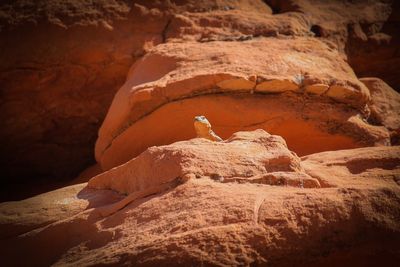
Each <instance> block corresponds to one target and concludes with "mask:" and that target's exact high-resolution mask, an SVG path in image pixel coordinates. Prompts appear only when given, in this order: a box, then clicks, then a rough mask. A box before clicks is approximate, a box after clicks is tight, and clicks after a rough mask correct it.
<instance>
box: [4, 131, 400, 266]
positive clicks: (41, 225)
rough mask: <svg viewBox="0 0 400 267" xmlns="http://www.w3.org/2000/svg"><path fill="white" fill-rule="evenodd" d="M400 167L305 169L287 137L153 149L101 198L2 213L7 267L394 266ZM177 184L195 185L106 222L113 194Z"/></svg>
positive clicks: (388, 160) (89, 194)
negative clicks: (304, 180) (314, 184)
mask: <svg viewBox="0 0 400 267" xmlns="http://www.w3.org/2000/svg"><path fill="white" fill-rule="evenodd" d="M211 158H213V159H215V160H210V159H211ZM228 159H229V160H228ZM223 162H225V164H223ZM399 163H400V147H370V148H359V149H352V150H341V151H330V152H324V153H319V154H313V155H309V156H306V157H303V158H301V159H300V158H298V157H296V156H295V155H294V154H292V153H290V151H288V150H287V148H286V146H285V143H284V141H283V139H282V138H280V137H278V136H272V135H269V134H267V133H265V132H264V131H262V130H258V131H253V132H240V133H236V134H235V135H234V136H232V138H230V140H229V141H225V142H224V143H219V142H211V141H209V140H205V139H193V140H190V141H184V142H178V143H174V144H171V145H169V146H164V147H153V148H150V149H149V150H148V151H146V152H144V153H143V154H142V155H140V156H139V157H137V158H136V159H133V160H132V161H130V162H128V163H126V164H124V165H121V166H120V167H118V168H116V169H113V170H110V171H109V172H106V173H104V174H101V175H100V176H97V177H95V178H93V179H92V180H91V181H90V182H89V186H90V187H98V188H103V190H96V189H91V188H88V187H86V184H79V185H75V186H72V187H66V188H63V189H60V190H58V191H53V192H49V193H46V194H43V195H40V196H37V197H34V198H31V199H27V200H25V201H20V202H9V203H3V204H1V205H0V225H1V228H0V229H1V230H2V231H1V232H0V234H1V235H0V236H1V240H0V248H1V250H2V251H3V252H4V254H3V255H4V256H3V263H5V264H6V265H25V264H30V265H50V264H54V265H68V266H76V265H93V264H97V263H101V264H113V265H123V264H140V265H148V266H153V265H160V264H161V265H169V264H173V265H178V266H187V265H193V264H194V265H201V264H203V265H212V266H215V265H217V266H221V265H250V264H258V265H273V266H275V265H279V266H290V265H293V264H296V265H308V266H309V265H312V266H314V265H315V266H320V265H328V266H335V265H338V264H351V265H356V266H369V265H372V266H373V265H376V264H377V263H380V264H385V265H387V264H389V265H394V264H395V263H396V262H397V261H398V260H399V251H398V244H399V242H400V224H399V222H400V220H399V219H400V189H399V184H400V164H399ZM250 172H251V173H252V174H253V175H254V174H256V175H258V174H264V175H265V173H266V172H268V174H270V176H271V177H273V176H274V175H277V174H278V173H279V174H280V175H281V176H284V175H288V174H291V175H292V178H295V177H297V178H299V177H310V178H308V179H310V180H311V181H320V182H321V186H322V187H321V188H302V187H299V186H298V184H296V183H295V184H292V186H288V185H287V184H286V183H270V184H273V185H272V186H271V185H270V184H269V183H268V181H271V179H269V180H268V179H265V180H264V181H262V179H261V180H259V181H251V180H252V178H254V177H250ZM190 174H192V175H190ZM195 174H198V175H197V178H196V175H195ZM177 175H188V176H191V178H190V179H188V180H187V181H186V182H185V183H183V184H181V185H178V186H177V187H172V188H170V189H169V190H166V191H164V192H162V193H159V194H156V195H151V196H148V197H146V198H141V199H139V200H137V201H134V202H132V203H130V204H129V205H128V206H126V207H125V208H123V209H121V210H119V211H116V213H114V214H112V215H110V216H106V217H103V216H101V215H100V214H103V213H102V210H103V209H104V208H108V207H109V205H112V204H113V203H115V202H116V201H118V200H120V199H121V198H122V197H123V195H120V196H119V195H118V194H117V193H115V192H113V191H110V190H107V189H106V188H112V189H114V190H117V191H119V192H124V193H131V192H134V191H136V190H143V189H145V188H146V187H148V186H152V185H154V184H157V183H158V184H162V183H164V182H166V181H167V180H168V179H173V178H174V177H175V176H177ZM230 176H234V177H235V179H229V177H230ZM224 177H226V178H227V179H222V178H224ZM311 177H313V178H311ZM233 180H235V181H233ZM289 185H290V183H289ZM39 244H40V246H38V245H39ZM20 255H24V257H21V256H20Z"/></svg>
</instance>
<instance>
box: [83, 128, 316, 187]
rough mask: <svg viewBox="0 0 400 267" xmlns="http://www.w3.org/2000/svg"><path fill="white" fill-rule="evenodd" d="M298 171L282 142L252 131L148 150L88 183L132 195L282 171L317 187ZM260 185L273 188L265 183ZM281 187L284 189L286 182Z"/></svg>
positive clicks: (263, 175) (299, 181) (297, 161)
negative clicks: (187, 182)
mask: <svg viewBox="0 0 400 267" xmlns="http://www.w3.org/2000/svg"><path fill="white" fill-rule="evenodd" d="M301 171H302V169H301V166H300V161H299V159H298V157H297V156H296V155H295V154H294V153H291V152H290V151H289V150H288V149H287V147H286V143H285V141H284V140H283V139H282V138H281V137H279V136H274V135H270V134H268V133H267V132H265V131H263V130H256V131H254V132H238V133H235V134H234V135H232V136H231V137H230V138H229V139H228V140H226V141H224V142H213V141H210V140H207V139H203V138H198V139H192V140H189V141H182V142H178V143H174V144H171V145H168V146H161V147H151V148H149V149H147V150H146V151H145V152H143V153H142V154H140V155H139V156H138V157H136V158H134V159H132V160H130V161H129V162H127V163H125V164H123V165H121V166H120V167H117V168H113V169H112V170H110V171H108V172H105V173H103V174H101V175H98V176H96V177H94V178H92V179H91V180H90V181H89V183H88V186H89V187H90V188H97V189H112V190H115V191H118V192H120V193H132V192H135V191H140V190H145V189H147V188H149V187H154V186H156V185H161V184H163V183H168V182H172V181H173V180H174V179H177V178H181V179H186V177H198V178H200V177H204V176H207V177H211V178H212V179H219V180H221V181H232V180H238V179H244V180H245V179H249V181H251V180H254V181H258V180H260V179H258V178H257V179H256V178H254V177H260V176H261V177H266V176H268V177H272V178H271V179H270V180H271V181H273V180H279V178H280V177H285V172H295V173H294V174H293V175H294V176H296V175H297V176H298V178H299V179H298V183H297V184H296V186H299V187H300V186H303V184H304V183H307V185H310V186H311V187H319V183H318V181H317V180H313V179H311V178H310V177H308V178H307V175H305V174H304V173H302V172H301ZM275 173H276V174H275ZM282 173H283V174H282ZM276 176H278V178H277V177H276ZM303 179H304V183H303V181H302V180H303ZM264 182H265V183H266V184H271V183H272V184H274V183H273V182H269V181H268V178H265V181H264ZM281 182H282V184H286V179H284V178H283V179H282V181H281ZM301 183H303V184H301Z"/></svg>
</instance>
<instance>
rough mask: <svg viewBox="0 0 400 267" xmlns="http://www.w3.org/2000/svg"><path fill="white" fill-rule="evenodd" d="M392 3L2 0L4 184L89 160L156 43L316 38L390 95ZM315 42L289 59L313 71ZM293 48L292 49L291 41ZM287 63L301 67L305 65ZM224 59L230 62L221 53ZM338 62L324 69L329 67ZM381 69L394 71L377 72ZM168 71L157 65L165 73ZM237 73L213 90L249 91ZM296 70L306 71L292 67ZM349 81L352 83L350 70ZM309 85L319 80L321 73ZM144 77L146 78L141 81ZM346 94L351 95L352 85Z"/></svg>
mask: <svg viewBox="0 0 400 267" xmlns="http://www.w3.org/2000/svg"><path fill="white" fill-rule="evenodd" d="M397 7H398V4H396V3H395V5H393V6H392V5H391V3H390V2H388V1H356V2H353V1H329V2H326V1H261V0H256V1H248V0H218V1H201V2H198V1H190V0H187V1H140V0H139V1H119V0H115V1H79V0H69V1H60V0H51V1H42V0H41V1H28V0H17V1H2V3H1V4H0V36H1V38H0V48H1V50H0V51H1V52H0V59H1V60H0V62H1V63H0V89H1V99H0V121H1V122H2V127H0V128H1V130H0V139H1V140H2V143H1V145H2V149H1V152H0V153H1V154H0V156H1V161H0V162H1V168H2V170H3V172H4V174H5V176H6V177H7V180H8V181H9V182H14V183H17V184H18V183H20V181H21V180H27V179H29V180H32V179H35V180H38V179H44V181H46V180H45V179H47V180H49V179H53V180H54V179H56V178H61V177H73V175H75V174H76V173H78V172H79V171H81V170H83V169H84V168H85V167H87V166H88V165H89V164H91V162H93V161H94V159H93V153H92V148H93V143H94V141H95V139H96V134H97V130H98V127H99V125H100V124H101V122H102V120H103V118H104V116H105V114H106V111H107V108H108V107H109V105H110V103H111V100H112V98H113V96H114V93H115V92H116V90H117V88H118V87H119V86H120V85H121V84H122V83H123V81H124V79H125V75H126V73H127V70H128V69H129V67H130V65H131V64H132V63H133V62H135V61H136V60H137V59H139V58H141V57H142V56H143V55H144V54H146V53H147V52H148V51H149V50H151V48H152V47H154V46H156V45H157V44H160V43H164V42H168V43H171V42H188V41H190V42H194V41H195V42H198V43H202V44H205V43H210V42H213V41H227V42H237V43H241V42H243V41H246V40H251V39H254V38H257V37H260V36H263V37H268V38H271V40H272V39H274V38H284V39H285V38H289V40H287V42H288V43H290V42H291V41H293V39H292V38H308V37H313V39H314V41H310V42H314V43H318V41H317V39H318V40H319V41H321V42H325V43H326V44H327V45H328V46H329V47H330V48H331V49H332V51H331V52H329V53H335V52H334V50H338V53H339V54H340V57H342V58H345V57H346V54H345V53H347V54H348V55H349V60H350V63H351V65H352V66H353V67H355V69H356V72H357V73H359V74H361V75H373V76H378V77H379V76H381V77H384V78H385V79H386V78H387V80H386V82H388V83H389V84H391V85H392V86H394V88H395V89H396V88H397V84H398V82H397V80H396V79H397V78H396V77H400V75H398V71H397V70H398V68H396V66H397V65H398V64H396V62H397V61H396V60H398V57H397V55H396V49H395V48H396V44H397V42H398V41H396V40H398V31H397V29H398V28H399V27H396V25H397V24H398V18H397V15H396V14H397V13H398V12H397V13H396V12H395V11H396V10H397ZM396 23H397V24H396ZM364 35H366V36H367V37H366V38H367V39H368V40H367V41H366V42H367V43H370V42H372V41H373V40H375V39H376V40H378V39H379V40H383V41H377V42H376V44H375V43H374V45H373V46H372V47H371V46H370V45H366V42H365V40H366V39H365V38H364ZM389 35H390V36H389ZM360 36H361V37H360ZM382 36H383V37H382ZM357 38H358V39H360V38H361V39H360V40H361V41H360V42H361V44H358V43H356V42H354V40H355V39H357ZM358 39H357V40H358ZM301 40H302V39H301ZM279 42H285V41H284V40H281V41H279ZM269 44H271V42H269ZM221 45H222V46H223V45H224V44H221ZM321 45H322V44H318V45H317V46H316V47H315V46H312V47H311V48H310V47H309V49H306V50H305V51H304V50H303V48H304V47H303V48H301V47H300V51H299V53H298V54H301V53H304V54H305V56H307V57H306V58H307V62H308V63H307V62H306V64H302V65H301V66H302V67H305V66H308V68H310V67H311V66H310V65H311V64H310V60H313V59H316V58H315V57H312V56H311V54H312V51H313V50H314V49H318V51H319V52H318V55H317V56H316V57H317V58H319V56H320V52H321V51H320V49H319V48H320V47H321ZM204 47H207V46H204ZM274 47H277V45H275V46H274ZM318 47H319V48H318ZM278 48H279V47H278ZM239 49H240V50H241V51H243V50H244V49H241V48H239ZM293 49H294V50H295V49H297V48H296V41H294V42H293ZM364 50H365V51H364ZM372 50H373V52H371V51H372ZM279 51H281V50H278V51H270V52H269V55H274V56H277V54H279V53H280V52H279ZM293 52H294V51H293ZM322 53H323V54H326V53H328V52H327V51H325V52H324V51H322ZM371 55H373V60H374V62H373V64H370V63H371V62H367V63H365V61H363V60H364V58H365V59H367V58H368V59H367V60H371ZM207 56H210V57H212V55H205V57H207ZM215 56H221V55H220V54H217V55H215ZM336 57H337V56H336ZM295 59H296V60H299V62H298V64H301V63H300V62H301V61H302V60H303V61H304V60H305V57H302V60H300V59H298V57H295ZM221 60H222V61H226V62H229V58H228V57H223V58H222V59H221ZM337 61H340V60H339V59H336V60H335V61H333V62H335V63H334V64H335V65H336V64H337ZM388 61H390V62H392V63H390V64H386V62H388ZM253 62H254V61H253ZM273 62H274V61H273ZM273 62H271V65H272V66H271V68H272V69H273V66H274V65H275V64H278V65H277V66H276V67H277V69H275V71H274V73H286V70H285V68H283V69H282V68H281V67H282V66H281V65H280V64H279V62H285V59H282V60H280V61H278V62H277V63H273ZM313 62H314V63H315V62H316V61H313ZM333 62H332V63H333ZM172 63H173V62H172ZM243 63H244V62H243ZM294 64H296V63H294ZM168 66H170V65H169V64H167V66H166V67H162V66H157V67H160V68H161V74H165V73H163V72H165V71H168V68H169V67H168ZM340 66H344V65H343V64H340ZM163 68H167V69H164V70H163ZM271 68H269V69H270V70H271ZM347 68H348V67H345V69H344V71H345V72H347V70H346V69H347ZM362 68H368V70H364V69H362ZM201 69H203V70H205V67H204V66H202V67H201ZM322 69H326V64H325V66H323V68H322ZM328 69H329V68H328ZM340 69H341V68H336V71H339V72H340ZM152 71H154V70H152ZM314 71H315V70H314ZM374 71H375V72H374ZM147 72H148V71H142V75H144V76H149V75H150V76H151V75H153V74H149V73H147ZM157 72H158V71H155V73H157ZM267 72H268V71H267ZM208 74H209V73H208ZM240 74H241V75H240V76H239V78H244V80H243V79H239V80H237V81H235V82H233V81H229V80H228V81H225V80H226V79H224V81H223V82H222V83H220V85H219V86H220V88H221V90H222V89H224V88H228V89H235V88H237V89H246V88H252V87H253V82H254V81H248V80H246V78H248V77H243V76H246V75H247V72H244V73H240ZM245 74H246V75H245ZM254 74H255V75H257V73H254V72H251V74H250V75H254ZM267 74H268V75H273V73H267ZM294 74H305V73H303V72H301V71H299V70H298V69H297V70H296V73H294ZM159 75H160V73H159ZM336 75H337V73H336V74H333V76H335V77H333V78H337V77H336ZM347 75H350V76H353V77H352V78H351V79H354V75H353V74H352V73H351V71H350V72H348V73H347ZM350 76H349V77H347V78H350ZM159 78H161V76H158V77H152V78H151V79H153V80H156V79H159ZM193 78H194V77H193ZM233 78H237V77H233ZM287 78H288V79H287V80H283V81H282V82H278V83H277V82H273V83H271V82H267V83H264V84H263V85H260V86H259V89H261V90H278V91H281V90H296V89H297V88H298V82H299V80H301V79H302V76H301V75H300V76H297V78H298V79H297V81H296V80H295V81H293V75H289V77H287ZM316 78H317V79H324V78H326V75H322V76H317V77H316ZM347 78H346V79H345V80H347ZM144 79H145V80H146V79H147V81H149V80H148V79H149V78H148V77H147V78H144ZM205 79H206V78H205ZM232 82H233V83H232ZM317 82H318V80H316V81H312V82H311V85H307V84H305V86H304V90H306V91H307V92H311V93H315V94H323V93H326V91H327V89H328V87H326V84H325V83H323V84H322V85H320V84H318V83H317ZM141 83H143V81H142V82H141ZM196 83H197V81H196ZM316 83H317V84H316ZM352 83H354V81H353V82H352ZM355 83H356V84H357V81H355ZM272 85H273V86H272ZM345 88H347V89H345V91H346V92H349V93H350V95H353V91H352V89H354V88H353V87H352V86H350V87H349V88H348V87H345ZM358 91H359V90H357V89H356V92H358ZM346 92H343V90H342V89H341V87H339V88H336V89H335V88H333V90H332V92H331V93H332V94H330V95H331V96H332V97H338V95H339V98H340V97H341V95H342V96H343V95H346V96H348V94H347V93H346ZM143 97H145V98H146V94H145V93H144V95H143ZM359 100H360V99H359ZM236 130H240V129H235V130H234V131H236ZM234 131H231V132H229V134H228V136H229V135H230V134H232V133H233V132H234ZM66 132H68V134H67V135H66V134H65V133H66ZM277 133H278V132H277ZM173 141H176V140H173ZM288 142H289V143H290V142H291V141H290V140H288ZM154 144H155V143H154ZM342 148H343V147H342ZM141 151H143V149H142V150H141ZM317 151H319V150H314V151H312V152H317Z"/></svg>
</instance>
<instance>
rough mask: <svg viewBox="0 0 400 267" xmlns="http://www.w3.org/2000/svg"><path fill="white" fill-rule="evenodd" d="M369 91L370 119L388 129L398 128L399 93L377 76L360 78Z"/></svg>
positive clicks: (399, 117)
mask: <svg viewBox="0 0 400 267" xmlns="http://www.w3.org/2000/svg"><path fill="white" fill-rule="evenodd" d="M360 81H361V82H363V83H364V84H365V85H366V86H367V87H368V89H369V91H370V92H371V103H370V104H369V107H370V109H371V119H372V120H373V121H374V122H375V123H379V124H380V125H384V126H385V127H387V128H388V129H390V130H395V131H398V130H399V129H400V94H399V93H398V92H396V91H395V90H393V89H392V88H391V87H390V86H388V85H387V84H386V83H385V82H384V81H382V80H381V79H379V78H361V79H360Z"/></svg>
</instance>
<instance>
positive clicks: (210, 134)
mask: <svg viewBox="0 0 400 267" xmlns="http://www.w3.org/2000/svg"><path fill="white" fill-rule="evenodd" d="M194 129H195V131H196V134H197V137H199V138H206V139H208V140H211V141H218V142H221V141H222V138H221V137H219V136H218V135H216V134H215V133H214V131H213V130H212V129H211V124H210V122H209V121H208V120H207V118H206V117H205V116H196V117H194Z"/></svg>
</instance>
